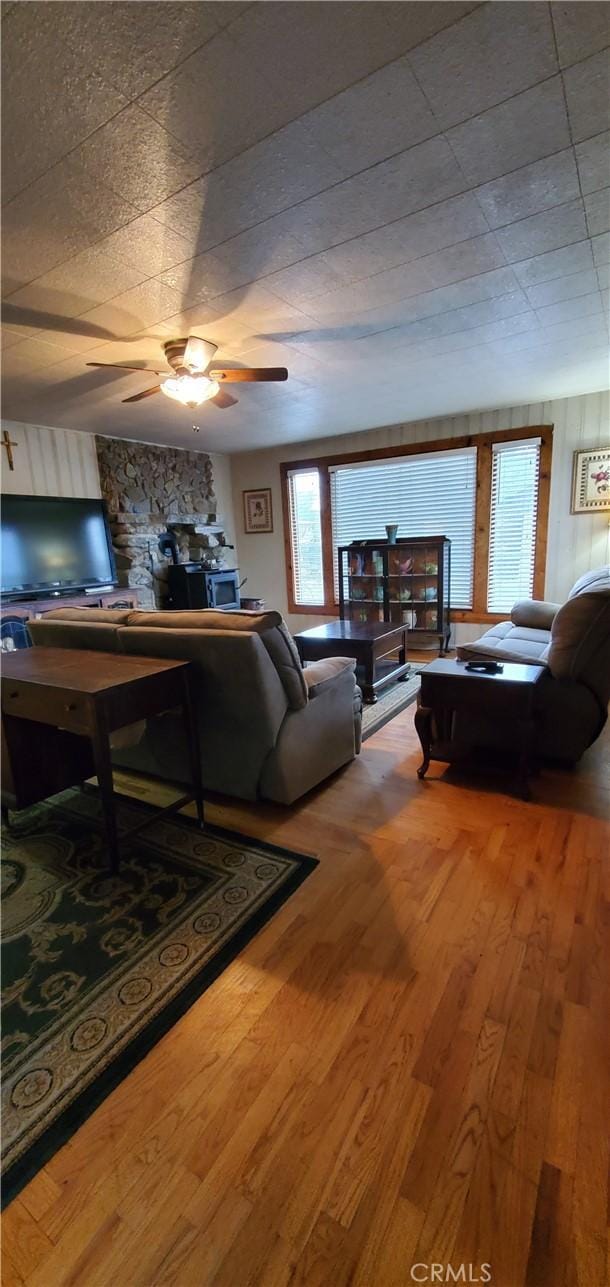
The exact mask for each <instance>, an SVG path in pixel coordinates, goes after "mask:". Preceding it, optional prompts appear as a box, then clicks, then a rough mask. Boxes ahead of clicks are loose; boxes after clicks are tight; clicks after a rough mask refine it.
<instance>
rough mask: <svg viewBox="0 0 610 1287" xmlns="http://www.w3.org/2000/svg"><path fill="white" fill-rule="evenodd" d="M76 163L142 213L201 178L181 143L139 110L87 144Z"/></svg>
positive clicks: (106, 127)
mask: <svg viewBox="0 0 610 1287" xmlns="http://www.w3.org/2000/svg"><path fill="white" fill-rule="evenodd" d="M76 158H77V160H79V161H81V162H82V164H83V166H84V168H85V169H86V170H88V171H89V173H90V174H92V175H95V176H97V178H98V179H99V180H101V181H102V183H105V184H106V186H107V187H109V188H111V189H112V191H113V192H118V193H119V194H120V196H122V197H124V198H125V200H126V201H130V202H131V203H132V205H134V206H136V207H137V209H138V210H149V209H150V208H151V206H156V205H158V204H159V202H161V201H164V200H165V198H166V197H169V196H171V194H172V193H173V192H176V191H177V190H178V189H179V188H183V187H185V186H186V185H187V184H188V183H191V182H192V181H193V179H195V178H197V175H198V174H199V166H198V165H197V163H196V162H195V161H194V160H193V159H192V158H189V157H188V156H187V154H186V150H185V149H184V148H183V147H182V145H181V144H180V143H179V142H178V140H177V139H175V138H173V137H172V135H170V134H168V133H167V131H166V130H164V129H163V128H162V127H161V126H160V125H158V124H157V122H156V121H153V119H152V117H150V116H148V115H147V113H146V112H142V111H140V109H139V108H138V107H135V106H133V105H132V106H130V107H127V108H126V109H125V111H123V112H121V113H120V114H119V115H118V116H115V117H114V118H113V119H112V120H111V121H109V122H108V124H107V125H104V126H103V127H102V128H101V129H99V130H96V131H95V133H94V134H92V135H91V136H90V137H89V138H88V139H86V141H85V142H84V143H81V145H80V147H79V148H78V149H77V152H76Z"/></svg>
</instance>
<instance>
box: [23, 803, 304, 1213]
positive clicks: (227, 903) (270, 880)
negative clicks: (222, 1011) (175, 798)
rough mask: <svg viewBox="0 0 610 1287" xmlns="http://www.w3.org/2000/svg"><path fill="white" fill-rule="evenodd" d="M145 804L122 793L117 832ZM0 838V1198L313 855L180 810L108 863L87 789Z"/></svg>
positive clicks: (250, 930) (183, 1006)
mask: <svg viewBox="0 0 610 1287" xmlns="http://www.w3.org/2000/svg"><path fill="white" fill-rule="evenodd" d="M147 808H148V806H146V805H144V804H142V803H141V802H139V801H134V800H128V799H125V798H122V799H121V801H120V803H119V804H118V812H119V824H120V828H121V829H123V828H127V827H129V826H131V825H135V823H136V822H138V821H141V817H142V810H143V809H147ZM12 819H13V821H12V826H11V831H10V832H7V831H6V830H4V831H3V847H2V900H3V923H2V928H3V946H2V1008H3V1037H2V1059H3V1087H2V1139H3V1167H4V1181H3V1200H4V1201H5V1202H8V1201H10V1200H11V1198H13V1197H14V1196H15V1194H16V1193H18V1191H19V1189H20V1188H22V1186H23V1185H24V1184H25V1183H26V1182H27V1181H28V1180H29V1179H30V1178H31V1177H32V1176H33V1175H34V1174H35V1173H36V1171H37V1170H39V1169H40V1167H41V1166H42V1165H43V1164H44V1163H45V1162H46V1161H48V1160H49V1158H50V1157H51V1156H52V1155H53V1153H54V1152H56V1150H57V1149H58V1148H60V1147H61V1145H62V1144H63V1143H65V1141H66V1140H67V1139H68V1138H69V1136H70V1135H71V1134H72V1133H73V1131H74V1130H76V1128H77V1127H78V1126H79V1125H80V1123H81V1122H82V1121H84V1119H85V1118H86V1117H88V1116H89V1114H90V1113H91V1112H92V1111H93V1109H94V1108H96V1107H97V1105H98V1104H100V1103H101V1101H102V1100H103V1099H104V1098H105V1097H106V1095H108V1094H109V1093H110V1091H111V1090H112V1089H113V1088H114V1087H115V1086H116V1085H117V1084H118V1083H119V1082H120V1081H121V1080H122V1078H123V1077H125V1076H126V1074H127V1073H128V1072H129V1071H130V1070H131V1069H132V1068H133V1067H134V1066H135V1064H136V1063H138V1061H139V1060H140V1059H142V1057H143V1056H144V1055H145V1054H146V1053H147V1051H148V1050H150V1049H151V1047H152V1046H153V1045H154V1044H155V1043H156V1042H157V1041H158V1040H159V1038H160V1037H161V1036H162V1035H163V1033H165V1032H166V1031H167V1030H168V1028H170V1027H171V1026H172V1024H173V1023H175V1022H176V1020H177V1019H178V1018H179V1016H180V1015H181V1014H183V1013H184V1012H185V1010H187V1009H188V1008H189V1006H191V1005H192V1004H193V1002H194V1001H195V1000H196V999H197V997H198V996H200V995H201V993H202V992H203V991H204V990H205V989H206V988H207V987H208V986H209V985H210V983H212V982H213V980H214V979H215V978H216V977H217V976H218V975H219V974H220V973H221V971H222V970H223V969H225V968H226V966H227V965H228V964H229V963H230V961H232V960H233V958H234V957H235V956H236V955H237V953H238V952H239V951H241V950H242V949H243V948H244V946H245V945H246V943H248V941H249V940H250V939H251V938H252V937H253V935H254V934H255V933H256V932H257V930H258V929H260V927H261V926H262V925H264V924H265V922H266V921H267V920H268V919H269V918H270V917H271V916H272V915H273V913H274V912H275V911H276V910H277V909H278V907H280V906H281V904H282V903H283V902H284V901H285V900H286V899H287V898H288V897H289V895H290V894H292V893H293V891H294V890H295V889H296V888H297V887H298V886H299V885H300V884H301V882H302V881H303V880H304V879H305V877H306V876H308V875H309V873H310V872H311V871H312V870H313V868H314V867H315V866H316V865H317V864H316V860H315V859H314V858H310V857H306V856H304V855H302V854H296V853H292V852H291V851H290V850H286V849H278V848H275V847H274V846H272V845H266V844H262V843H261V842H259V841H254V840H250V839H248V838H246V837H244V836H238V835H235V834H233V833H229V832H222V831H220V830H217V829H211V830H210V831H208V832H206V833H203V832H201V831H199V829H198V828H197V826H196V824H194V823H193V822H192V821H190V820H189V819H188V818H184V817H183V816H177V815H176V816H174V817H169V818H165V819H161V820H160V821H159V822H158V823H157V824H156V825H155V824H154V823H153V824H151V826H150V828H148V829H147V830H146V832H144V833H142V834H141V835H139V836H137V837H133V838H132V839H131V840H130V841H128V842H125V844H124V846H123V852H122V858H121V867H120V872H119V874H118V876H113V875H111V873H110V872H109V870H108V865H107V857H106V853H105V844H104V839H103V830H102V828H101V825H100V809H99V802H98V799H97V796H96V795H95V793H83V792H80V791H66V792H63V793H62V795H60V796H56V797H55V798H54V800H53V801H51V802H46V803H45V804H43V805H37V806H36V807H34V808H32V809H28V810H26V811H24V812H23V813H22V814H13V815H12Z"/></svg>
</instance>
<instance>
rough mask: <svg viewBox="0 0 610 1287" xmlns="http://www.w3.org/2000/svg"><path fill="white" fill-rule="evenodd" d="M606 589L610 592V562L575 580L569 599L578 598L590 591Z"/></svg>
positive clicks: (596, 591)
mask: <svg viewBox="0 0 610 1287" xmlns="http://www.w3.org/2000/svg"><path fill="white" fill-rule="evenodd" d="M600 590H601V591H604V590H605V591H606V593H608V594H610V564H608V563H606V564H605V565H602V567H601V568H594V569H593V571H592V572H585V574H584V576H581V577H579V578H578V581H575V582H574V585H573V586H572V589H571V590H570V593H569V595H568V599H576V598H577V597H578V595H579V594H589V593H590V592H595V593H596V594H597V593H598V592H599V591H600Z"/></svg>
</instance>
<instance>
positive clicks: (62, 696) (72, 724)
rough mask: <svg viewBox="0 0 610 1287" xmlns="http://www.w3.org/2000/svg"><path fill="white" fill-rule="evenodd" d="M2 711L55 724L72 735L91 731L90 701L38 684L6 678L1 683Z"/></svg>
mask: <svg viewBox="0 0 610 1287" xmlns="http://www.w3.org/2000/svg"><path fill="white" fill-rule="evenodd" d="M2 710H3V712H4V714H5V715H14V716H15V717H16V718H18V719H31V720H36V722H37V723H39V724H52V725H53V726H54V727H56V728H65V729H69V730H70V731H71V732H73V733H87V732H88V731H89V729H90V728H91V713H90V706H89V702H88V700H87V698H86V697H83V696H81V695H78V694H76V695H75V694H74V693H73V692H71V691H70V689H63V688H54V689H49V688H44V689H41V688H39V687H38V685H36V684H29V683H24V682H23V681H20V680H18V679H9V678H8V677H6V678H4V679H3V680H2Z"/></svg>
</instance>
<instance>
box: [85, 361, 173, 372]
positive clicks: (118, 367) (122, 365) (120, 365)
mask: <svg viewBox="0 0 610 1287" xmlns="http://www.w3.org/2000/svg"><path fill="white" fill-rule="evenodd" d="M86 365H87V366H108V367H111V368H112V370H113V371H139V372H140V375H146V372H147V371H148V373H149V375H167V374H168V373H167V371H157V370H156V369H155V367H154V366H128V365H127V363H126V362H87V363H86Z"/></svg>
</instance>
